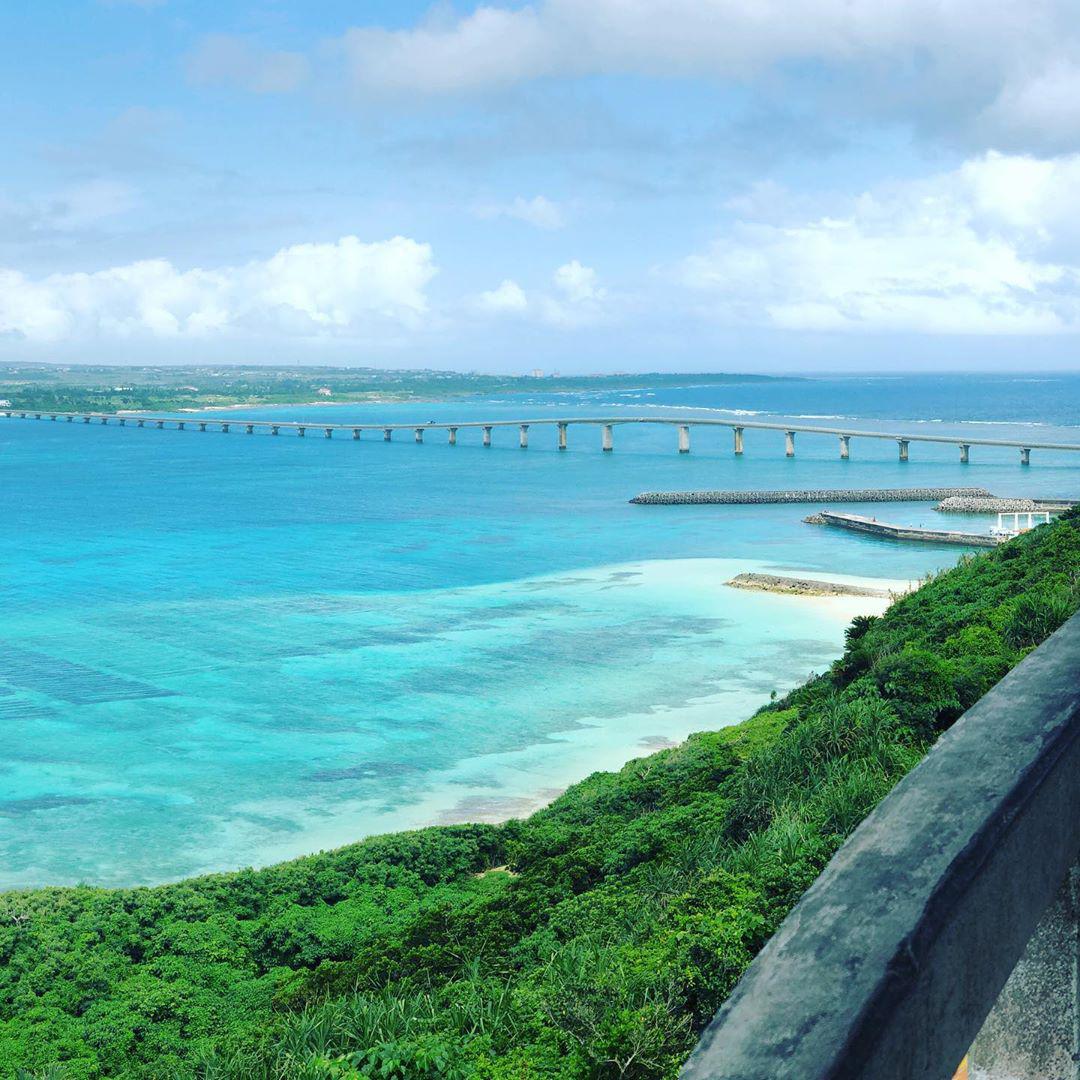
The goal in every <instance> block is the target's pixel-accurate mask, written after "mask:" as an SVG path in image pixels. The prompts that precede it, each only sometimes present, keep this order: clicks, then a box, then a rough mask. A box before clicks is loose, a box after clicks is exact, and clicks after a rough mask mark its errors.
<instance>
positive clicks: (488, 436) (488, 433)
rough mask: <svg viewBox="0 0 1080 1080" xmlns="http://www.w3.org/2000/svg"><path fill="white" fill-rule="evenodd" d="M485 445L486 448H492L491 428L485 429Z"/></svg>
mask: <svg viewBox="0 0 1080 1080" xmlns="http://www.w3.org/2000/svg"><path fill="white" fill-rule="evenodd" d="M484 445H485V446H490V445H491V428H489V427H485V428H484Z"/></svg>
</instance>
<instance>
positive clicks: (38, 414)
mask: <svg viewBox="0 0 1080 1080" xmlns="http://www.w3.org/2000/svg"><path fill="white" fill-rule="evenodd" d="M34 419H35V420H40V419H41V413H39V412H36V413H34Z"/></svg>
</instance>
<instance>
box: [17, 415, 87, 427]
mask: <svg viewBox="0 0 1080 1080" xmlns="http://www.w3.org/2000/svg"><path fill="white" fill-rule="evenodd" d="M25 415H26V413H23V416H25ZM82 422H83V423H84V424H89V423H90V417H89V416H84V417H83V418H82Z"/></svg>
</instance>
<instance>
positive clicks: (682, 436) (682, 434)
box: [679, 424, 690, 454]
mask: <svg viewBox="0 0 1080 1080" xmlns="http://www.w3.org/2000/svg"><path fill="white" fill-rule="evenodd" d="M679 453H680V454H689V453H690V428H689V426H688V425H687V424H680V425H679Z"/></svg>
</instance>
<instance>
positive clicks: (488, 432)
mask: <svg viewBox="0 0 1080 1080" xmlns="http://www.w3.org/2000/svg"><path fill="white" fill-rule="evenodd" d="M2 415H4V416H6V417H9V418H20V419H33V420H52V421H66V422H67V423H75V422H81V423H83V424H118V425H120V426H121V427H123V426H125V425H130V426H133V427H155V428H165V427H169V428H177V429H179V430H181V431H183V430H198V431H204V432H205V431H219V432H229V431H232V430H233V429H237V430H241V429H242V430H243V431H244V433H245V434H247V435H253V434H255V433H256V432H257V431H258V432H265V433H269V434H270V435H281V434H282V433H285V432H289V433H292V434H294V435H296V436H299V437H300V438H303V437H304V436H306V435H307V433H308V432H309V431H311V432H313V433H320V432H321V433H322V435H323V437H324V438H327V439H330V438H332V437H333V436H334V435H335V434H338V433H340V434H344V435H346V436H349V435H351V436H352V438H354V439H359V438H360V437H361V435H362V434H363V433H364V432H365V431H373V432H377V433H381V434H382V437H383V439H385V440H386V441H387V442H390V441H391V439H393V437H394V433H395V432H405V433H411V434H412V437H413V439H414V440H415V441H416V442H418V443H421V442H423V441H424V435H425V433H434V432H440V433H445V434H446V438H447V441H448V442H449V444H450V445H451V446H455V445H456V444H457V436H458V432H459V431H461V430H467V429H469V428H479V429H481V430H482V432H483V445H484V446H491V445H492V439H493V432H494V431H496V430H497V429H498V430H500V431H501V430H502V429H510V430H511V431H513V430H514V429H515V428H516V429H517V442H518V446H520V447H521V448H522V449H526V448H527V447H528V445H529V432H530V429H532V428H552V429H554V434H555V445H556V446H557V447H558V448H559V449H560V450H565V449H567V447H568V445H569V434H568V432H569V429H570V428H571V427H575V428H583V427H591V428H599V429H600V448H601V449H602V450H604V451H612V450H614V449H615V434H614V433H615V428H617V427H621V426H625V425H630V424H657V425H661V426H665V427H669V428H674V429H675V434H676V447H677V449H678V451H679V453H680V454H688V453H690V429H691V428H692V427H696V428H717V427H720V428H728V429H730V431H731V433H732V450H733V452H734V453H735V455H736V456H740V455H742V453H743V451H744V435H745V432H746V431H776V432H783V435H784V453H785V455H786V456H787V457H789V458H790V457H794V456H795V438H796V436H797V435H831V436H834V437H836V438H837V439H838V440H839V451H840V457H841V458H843V459H847V458H849V457H850V456H851V440H852V439H877V440H884V441H886V442H894V443H896V446H897V453H898V455H899V459H900V461H907V460H908V459H909V452H910V447H911V444H912V443H944V444H946V445H950V446H955V447H956V448H957V449H958V450H959V453H960V461H961V462H962V463H967V462H968V461H969V460H970V455H971V448H972V447H973V446H988V447H999V448H1000V447H1006V448H1010V449H1013V450H1017V451H1019V454H1020V463H1021V464H1022V465H1030V464H1031V451H1032V450H1049V451H1077V452H1080V443H1054V442H1036V441H1032V440H1025V441H1016V440H1012V439H990V438H979V437H978V436H975V435H967V434H964V435H927V434H914V435H913V434H909V433H906V432H903V431H860V430H857V429H854V428H838V427H817V426H814V425H803V424H798V425H793V424H777V423H769V422H767V421H756V420H755V421H750V420H717V419H714V418H711V417H710V418H703V417H696V416H687V417H676V416H612V417H580V416H574V417H567V418H566V419H562V420H560V419H552V418H550V417H543V418H541V419H534V420H462V421H431V422H429V423H426V424H415V423H412V424H402V423H393V424H372V423H364V424H325V423H312V422H309V421H298V420H249V419H241V418H238V417H236V416H233V415H228V416H221V417H201V416H147V415H140V414H137V413H132V414H128V413H102V412H83V411H81V410H80V411H77V412H54V411H52V410H37V409H5V410H4V411H3V414H2Z"/></svg>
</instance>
